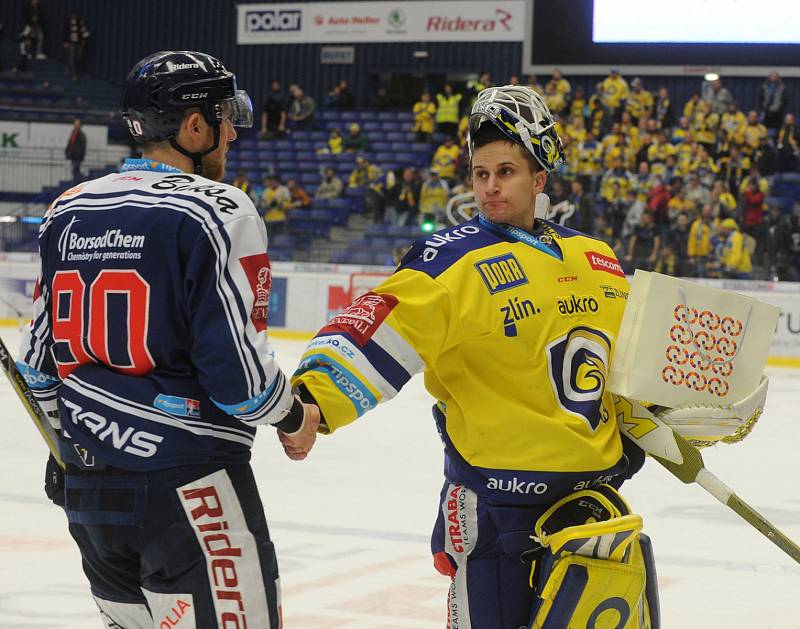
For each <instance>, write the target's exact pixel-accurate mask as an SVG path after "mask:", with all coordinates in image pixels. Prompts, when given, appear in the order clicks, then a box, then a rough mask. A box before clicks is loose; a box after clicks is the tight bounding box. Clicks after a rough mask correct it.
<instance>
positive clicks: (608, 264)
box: [584, 251, 625, 277]
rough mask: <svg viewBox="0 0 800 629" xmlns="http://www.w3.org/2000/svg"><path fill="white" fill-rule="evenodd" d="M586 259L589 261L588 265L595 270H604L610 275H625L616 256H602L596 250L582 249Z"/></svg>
mask: <svg viewBox="0 0 800 629" xmlns="http://www.w3.org/2000/svg"><path fill="white" fill-rule="evenodd" d="M584 254H585V255H586V259H587V260H588V261H589V266H590V267H592V268H593V269H594V270H595V271H605V272H606V273H611V275H619V276H620V277H625V271H623V270H622V265H621V264H620V263H619V262H618V261H617V259H616V258H611V257H609V256H604V255H603V254H601V253H597V252H596V251H584Z"/></svg>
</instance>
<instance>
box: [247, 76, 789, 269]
mask: <svg viewBox="0 0 800 629" xmlns="http://www.w3.org/2000/svg"><path fill="white" fill-rule="evenodd" d="M508 82H509V83H510V84H520V83H521V81H520V79H519V77H517V76H512V77H510V79H509V81H508ZM492 84H493V83H492V79H491V76H490V74H489V73H488V72H481V73H479V75H478V77H477V78H476V79H474V80H472V81H469V82H467V83H466V85H465V87H464V89H463V90H460V91H457V90H456V89H454V87H453V85H452V84H449V83H448V84H445V85H443V86H442V88H441V89H440V90H438V91H427V90H426V91H423V92H422V93H421V94H420V96H419V100H418V101H417V102H416V103H415V104H414V105H413V107H412V115H413V125H412V128H411V131H412V133H413V139H415V140H416V141H418V142H431V141H434V140H435V141H436V142H435V144H434V147H435V148H433V151H432V152H433V155H432V159H431V161H430V164H429V165H427V167H423V168H419V167H411V166H409V167H402V168H398V169H396V170H392V169H385V168H384V166H383V165H382V164H380V163H372V162H370V161H369V160H368V159H367V157H366V156H365V155H364V153H365V152H368V151H370V150H379V148H380V147H370V142H369V140H368V139H367V137H366V136H365V135H364V134H363V133H362V132H361V129H360V126H359V124H358V123H355V122H352V123H350V125H349V127H348V128H347V129H346V132H344V133H343V132H342V130H340V129H331V130H330V131H329V138H328V140H327V142H326V144H325V146H324V147H320V148H319V149H318V152H319V153H329V154H334V155H336V154H340V153H343V152H351V153H353V154H354V155H355V156H356V159H355V167H354V168H353V170H352V172H351V173H350V176H349V178H348V179H347V181H345V182H342V181H341V180H340V179H339V177H337V176H336V173H335V171H334V170H333V169H327V170H326V172H325V173H324V177H323V180H322V183H321V184H320V186H319V189H318V190H316V191H315V192H314V196H316V197H317V198H333V197H336V196H340V195H342V193H343V192H344V191H345V190H346V189H347V188H351V189H359V190H361V191H363V194H364V202H365V209H366V212H367V215H368V216H371V217H372V218H373V220H374V221H375V222H376V223H393V224H398V225H404V224H414V223H423V222H428V221H434V222H435V223H438V224H440V225H443V224H444V223H445V221H446V218H445V207H446V206H447V203H448V200H449V199H450V198H451V197H453V196H454V195H458V194H461V193H463V192H465V191H468V190H469V189H470V182H469V173H468V163H467V161H468V157H467V154H466V149H465V143H466V132H467V127H468V117H467V115H466V114H467V113H468V111H469V109H470V107H471V104H472V102H473V101H474V99H475V97H476V95H477V94H478V93H479V92H480V91H481V90H483V89H485V88H487V87H490V86H491V85H492ZM525 84H527V85H529V86H530V87H532V88H533V89H534V90H536V91H537V92H538V93H539V94H540V95H541V96H542V97H543V98H544V100H545V102H546V103H547V104H548V106H549V108H550V110H551V111H552V112H553V114H554V115H555V117H556V120H557V123H556V124H557V130H558V132H559V135H560V137H561V138H562V140H563V142H564V147H565V151H566V155H567V164H566V165H565V166H563V167H562V168H561V169H560V170H559V171H558V172H556V173H554V174H552V175H551V176H550V177H549V183H548V190H547V191H548V193H549V194H550V196H551V199H552V204H553V207H554V209H555V210H554V211H555V216H554V217H553V220H556V221H559V222H561V223H562V224H564V225H566V226H568V227H573V228H576V229H580V230H581V231H585V232H587V233H590V234H593V235H595V236H596V237H598V238H602V239H604V240H606V241H608V242H609V244H610V245H611V246H612V247H613V248H614V250H615V251H616V253H617V255H618V257H619V259H620V260H621V261H622V262H623V264H624V265H625V267H626V269H627V270H628V271H632V270H633V269H634V268H642V269H647V270H657V271H661V272H665V273H673V274H678V275H688V276H696V277H733V278H747V277H753V276H754V268H755V275H757V276H759V277H780V278H782V279H800V228H799V227H798V225H799V224H800V219H799V218H798V215H800V203H798V204H797V205H798V208H797V209H796V210H794V209H793V208H792V207H786V206H781V207H775V206H771V205H770V198H771V197H770V189H769V187H770V186H769V183H768V179H767V176H769V175H771V174H774V173H776V172H793V171H796V170H797V169H798V166H799V165H800V145H799V143H798V129H797V126H796V124H795V117H794V115H793V114H792V112H791V111H789V108H788V103H787V102H786V96H785V89H784V86H783V82H782V80H781V77H780V75H779V74H778V73H777V72H772V73H771V74H770V75H769V76H768V77H767V78H766V80H765V81H764V83H763V85H762V87H761V90H760V94H759V108H758V109H753V110H750V111H742V110H741V109H740V107H739V105H738V103H737V101H736V98H735V96H734V94H732V93H731V91H730V90H729V89H728V88H727V87H726V86H725V85H724V82H723V80H722V79H721V78H719V77H715V76H711V77H707V80H704V81H703V82H702V84H701V85H700V89H698V90H697V92H696V93H693V94H692V95H691V97H690V98H689V99H688V100H687V101H686V102H685V103H677V102H673V100H672V97H671V95H670V92H669V90H668V89H667V88H666V87H664V86H659V85H646V84H645V81H643V80H641V79H639V78H633V79H632V80H631V81H630V82H628V80H626V78H625V77H623V76H622V75H621V73H620V72H619V70H618V69H616V68H612V69H611V71H610V72H609V75H608V76H607V77H605V78H604V79H603V80H602V81H600V82H598V83H597V84H596V85H595V86H594V91H592V92H591V93H588V92H587V91H586V90H584V89H582V88H579V87H578V88H575V89H573V87H572V85H571V84H570V81H569V80H568V79H567V78H566V77H564V76H563V75H562V73H561V72H560V71H559V70H558V69H556V70H554V71H553V73H552V75H551V76H550V77H549V78H548V79H547V80H546V81H543V82H540V81H539V80H538V78H537V77H536V76H533V75H529V76H527V77H526V81H525ZM739 96H742V97H745V96H749V95H739ZM352 106H353V96H352V94H351V93H350V92H349V88H348V86H347V83H346V82H345V81H341V82H337V83H336V84H334V85H333V86H332V88H331V90H330V92H329V93H328V95H327V97H326V99H325V107H326V108H337V109H349V108H350V107H352ZM314 114H315V104H314V101H313V99H311V98H310V97H308V96H305V95H304V93H303V91H302V89H301V88H299V87H298V86H296V85H293V86H291V87H290V89H289V95H288V96H285V95H284V94H283V92H282V90H281V86H280V84H279V83H277V82H275V83H274V84H273V87H272V92H271V93H270V95H269V96H268V97H267V99H266V102H265V106H264V113H263V114H262V124H261V133H262V137H280V136H281V135H282V134H283V133H285V132H286V129H287V127H289V128H291V127H294V128H299V129H305V128H311V126H313V124H314V122H313V121H314ZM287 183H288V182H287ZM275 185H278V187H279V188H280V187H281V186H280V185H279V184H275ZM295 185H296V184H295ZM269 188H270V186H266V187H265V190H266V189H269ZM264 194H266V192H265V193H264ZM275 194H277V193H275ZM286 196H287V195H285V194H283V193H281V194H280V198H282V199H285V197H286ZM259 204H260V206H261V207H262V209H264V211H265V212H266V207H265V206H264V200H263V199H259ZM283 204H284V205H285V206H286V207H285V208H284V209H283V212H284V214H283V215H281V216H282V217H283V219H282V220H283V221H284V224H285V220H286V216H285V211H286V209H288V208H290V202H289V201H285V200H284V201H283ZM277 229H281V227H277Z"/></svg>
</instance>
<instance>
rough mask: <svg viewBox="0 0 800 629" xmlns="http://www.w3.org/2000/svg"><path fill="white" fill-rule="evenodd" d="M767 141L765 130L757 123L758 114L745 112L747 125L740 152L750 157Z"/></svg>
mask: <svg viewBox="0 0 800 629" xmlns="http://www.w3.org/2000/svg"><path fill="white" fill-rule="evenodd" d="M766 139H767V128H766V127H765V126H764V125H763V124H761V123H760V122H759V121H758V112H756V111H749V112H747V124H746V125H745V127H744V143H743V144H742V152H743V153H744V154H745V155H749V156H752V155H753V154H754V153H755V152H756V151H757V150H758V149H759V148H760V147H761V145H762V144H763V143H764V141H765V140H766Z"/></svg>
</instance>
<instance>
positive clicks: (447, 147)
mask: <svg viewBox="0 0 800 629" xmlns="http://www.w3.org/2000/svg"><path fill="white" fill-rule="evenodd" d="M460 155H461V149H460V148H459V147H458V145H457V144H456V143H455V142H453V138H452V137H450V136H449V135H448V136H446V137H445V139H444V144H442V145H441V146H439V148H437V149H436V152H435V153H434V154H433V160H432V161H431V170H432V171H433V170H435V171H436V172H437V173H438V175H439V176H440V177H441V178H442V179H445V180H447V181H451V180H453V179H455V176H456V169H457V168H458V158H459V156H460Z"/></svg>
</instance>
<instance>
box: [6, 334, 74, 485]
mask: <svg viewBox="0 0 800 629" xmlns="http://www.w3.org/2000/svg"><path fill="white" fill-rule="evenodd" d="M0 363H2V365H3V371H4V372H5V374H6V377H7V378H8V380H9V382H10V383H11V386H12V387H13V388H14V391H16V393H17V396H18V397H19V399H20V401H21V402H22V405H23V406H24V407H25V410H26V411H27V412H28V415H29V416H30V418H31V419H32V420H33V423H34V424H35V425H36V428H37V429H38V430H39V434H40V435H42V439H44V442H45V443H46V444H47V447H48V448H49V449H50V453H51V454H52V455H53V458H54V459H55V460H56V462H57V463H58V465H59V467H60V468H61V469H62V470H63V469H64V461H63V460H62V459H61V454H60V453H59V451H58V437H56V434H55V431H54V430H53V427H52V426H51V425H50V421H49V420H48V419H47V415H45V412H44V411H43V410H42V407H41V406H39V402H37V401H36V398H35V397H34V395H33V391H31V388H30V387H29V386H28V383H27V382H25V377H24V376H23V375H22V373H20V370H19V369H17V365H16V363H15V362H14V358H13V357H12V356H11V352H9V351H8V348H7V347H6V344H5V342H3V339H2V338H0Z"/></svg>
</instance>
